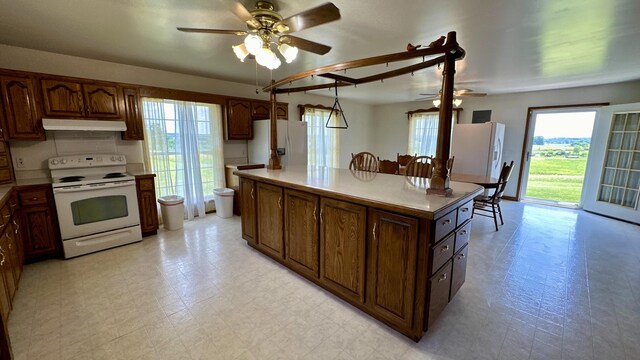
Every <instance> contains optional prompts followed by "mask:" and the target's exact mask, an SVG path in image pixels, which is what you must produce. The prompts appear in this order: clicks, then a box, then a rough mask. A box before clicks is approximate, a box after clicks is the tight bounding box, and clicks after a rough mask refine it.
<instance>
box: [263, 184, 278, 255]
mask: <svg viewBox="0 0 640 360" xmlns="http://www.w3.org/2000/svg"><path fill="white" fill-rule="evenodd" d="M256 193H257V204H258V213H257V214H256V217H257V219H258V246H259V247H260V248H261V249H262V250H264V251H265V252H267V253H269V254H271V255H273V256H275V257H278V258H284V234H283V225H284V224H283V216H282V215H283V211H282V200H283V199H282V188H281V187H278V186H273V185H268V184H263V183H257V185H256Z"/></svg>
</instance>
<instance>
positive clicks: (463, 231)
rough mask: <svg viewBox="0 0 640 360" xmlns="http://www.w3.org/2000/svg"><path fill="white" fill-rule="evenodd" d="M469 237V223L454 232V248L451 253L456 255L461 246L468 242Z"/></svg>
mask: <svg viewBox="0 0 640 360" xmlns="http://www.w3.org/2000/svg"><path fill="white" fill-rule="evenodd" d="M470 236H471V221H469V222H467V223H466V224H464V225H463V226H461V227H459V228H458V230H456V248H455V250H454V251H453V252H455V253H457V252H458V251H459V250H460V249H462V247H463V246H465V245H467V243H468V242H469V237H470Z"/></svg>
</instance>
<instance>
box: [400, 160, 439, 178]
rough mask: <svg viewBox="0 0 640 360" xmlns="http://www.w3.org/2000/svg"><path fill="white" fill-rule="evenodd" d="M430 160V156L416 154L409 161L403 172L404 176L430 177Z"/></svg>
mask: <svg viewBox="0 0 640 360" xmlns="http://www.w3.org/2000/svg"><path fill="white" fill-rule="evenodd" d="M432 160H433V158H432V157H431V156H416V157H414V158H412V159H411V161H409V163H408V164H407V166H406V168H405V172H404V174H405V175H406V176H416V177H423V178H431V175H432V174H433V168H432V163H431V161H432Z"/></svg>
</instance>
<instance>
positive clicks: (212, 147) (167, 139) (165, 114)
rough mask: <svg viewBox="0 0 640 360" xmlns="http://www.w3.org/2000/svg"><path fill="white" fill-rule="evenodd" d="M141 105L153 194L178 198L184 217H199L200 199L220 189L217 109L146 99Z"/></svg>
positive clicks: (221, 161) (221, 160)
mask: <svg viewBox="0 0 640 360" xmlns="http://www.w3.org/2000/svg"><path fill="white" fill-rule="evenodd" d="M142 105H143V106H142V108H143V117H144V127H145V139H147V140H146V149H145V150H146V153H145V163H147V165H148V166H149V167H150V168H151V170H152V171H153V172H154V173H155V174H156V195H157V196H165V195H180V196H182V197H184V199H185V215H186V217H187V218H188V219H191V218H193V217H194V216H197V215H198V214H201V215H204V203H205V196H206V197H210V196H211V195H213V189H215V188H219V187H224V185H225V184H224V157H223V150H222V114H221V108H220V105H213V104H205V103H195V102H185V101H175V100H163V99H151V98H145V99H143V101H142Z"/></svg>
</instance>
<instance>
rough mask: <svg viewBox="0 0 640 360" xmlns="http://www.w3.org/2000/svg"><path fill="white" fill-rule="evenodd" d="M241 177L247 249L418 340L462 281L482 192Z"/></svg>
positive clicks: (368, 178)
mask: <svg viewBox="0 0 640 360" xmlns="http://www.w3.org/2000/svg"><path fill="white" fill-rule="evenodd" d="M234 174H236V175H238V176H239V178H240V189H239V190H240V191H239V192H240V195H241V199H240V201H241V203H242V219H241V220H242V221H241V224H242V237H243V239H245V240H247V244H248V245H250V246H251V247H253V248H255V249H256V250H258V251H260V252H262V253H263V254H265V255H267V256H270V257H271V258H273V259H274V260H276V261H278V262H280V263H281V264H283V265H284V266H286V267H288V268H289V269H291V270H293V271H295V272H296V273H298V274H300V275H302V276H304V277H305V278H307V279H308V280H310V281H312V282H314V283H315V284H317V285H318V286H321V287H322V288H324V289H326V290H327V291H329V292H331V293H333V294H334V295H336V296H338V297H339V298H341V299H343V300H345V301H346V302H348V303H350V304H351V305H353V306H355V307H357V308H359V309H360V310H362V311H364V312H366V313H367V314H369V315H371V316H373V317H375V318H376V319H378V320H380V321H382V322H384V323H385V324H387V325H389V326H390V327H392V328H393V329H395V330H397V331H398V332H400V333H402V334H404V335H406V336H408V337H410V338H411V339H413V340H415V341H418V340H420V338H421V337H422V336H423V334H424V332H425V331H427V330H428V329H429V327H430V325H431V324H432V323H433V322H434V320H435V319H436V318H438V316H439V314H440V313H441V312H442V311H444V309H445V308H446V306H447V304H448V303H449V301H450V300H451V299H452V298H453V297H454V296H455V295H456V293H457V292H458V290H459V289H460V288H461V286H462V284H463V283H464V280H465V273H466V264H467V257H468V252H469V246H468V241H469V238H470V233H471V213H472V210H473V197H474V196H476V195H478V194H480V193H481V192H482V190H483V188H482V187H481V186H478V185H476V184H470V183H459V182H451V183H450V187H451V188H452V190H453V194H452V196H450V197H442V196H436V195H427V194H426V189H427V188H428V187H429V179H424V178H413V177H405V176H400V175H389V174H380V173H372V172H362V171H351V170H346V169H332V168H324V167H306V166H303V167H300V166H298V167H296V166H290V167H286V168H285V169H283V170H269V169H253V170H238V171H235V172H234ZM264 300H265V301H268V299H264Z"/></svg>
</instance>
